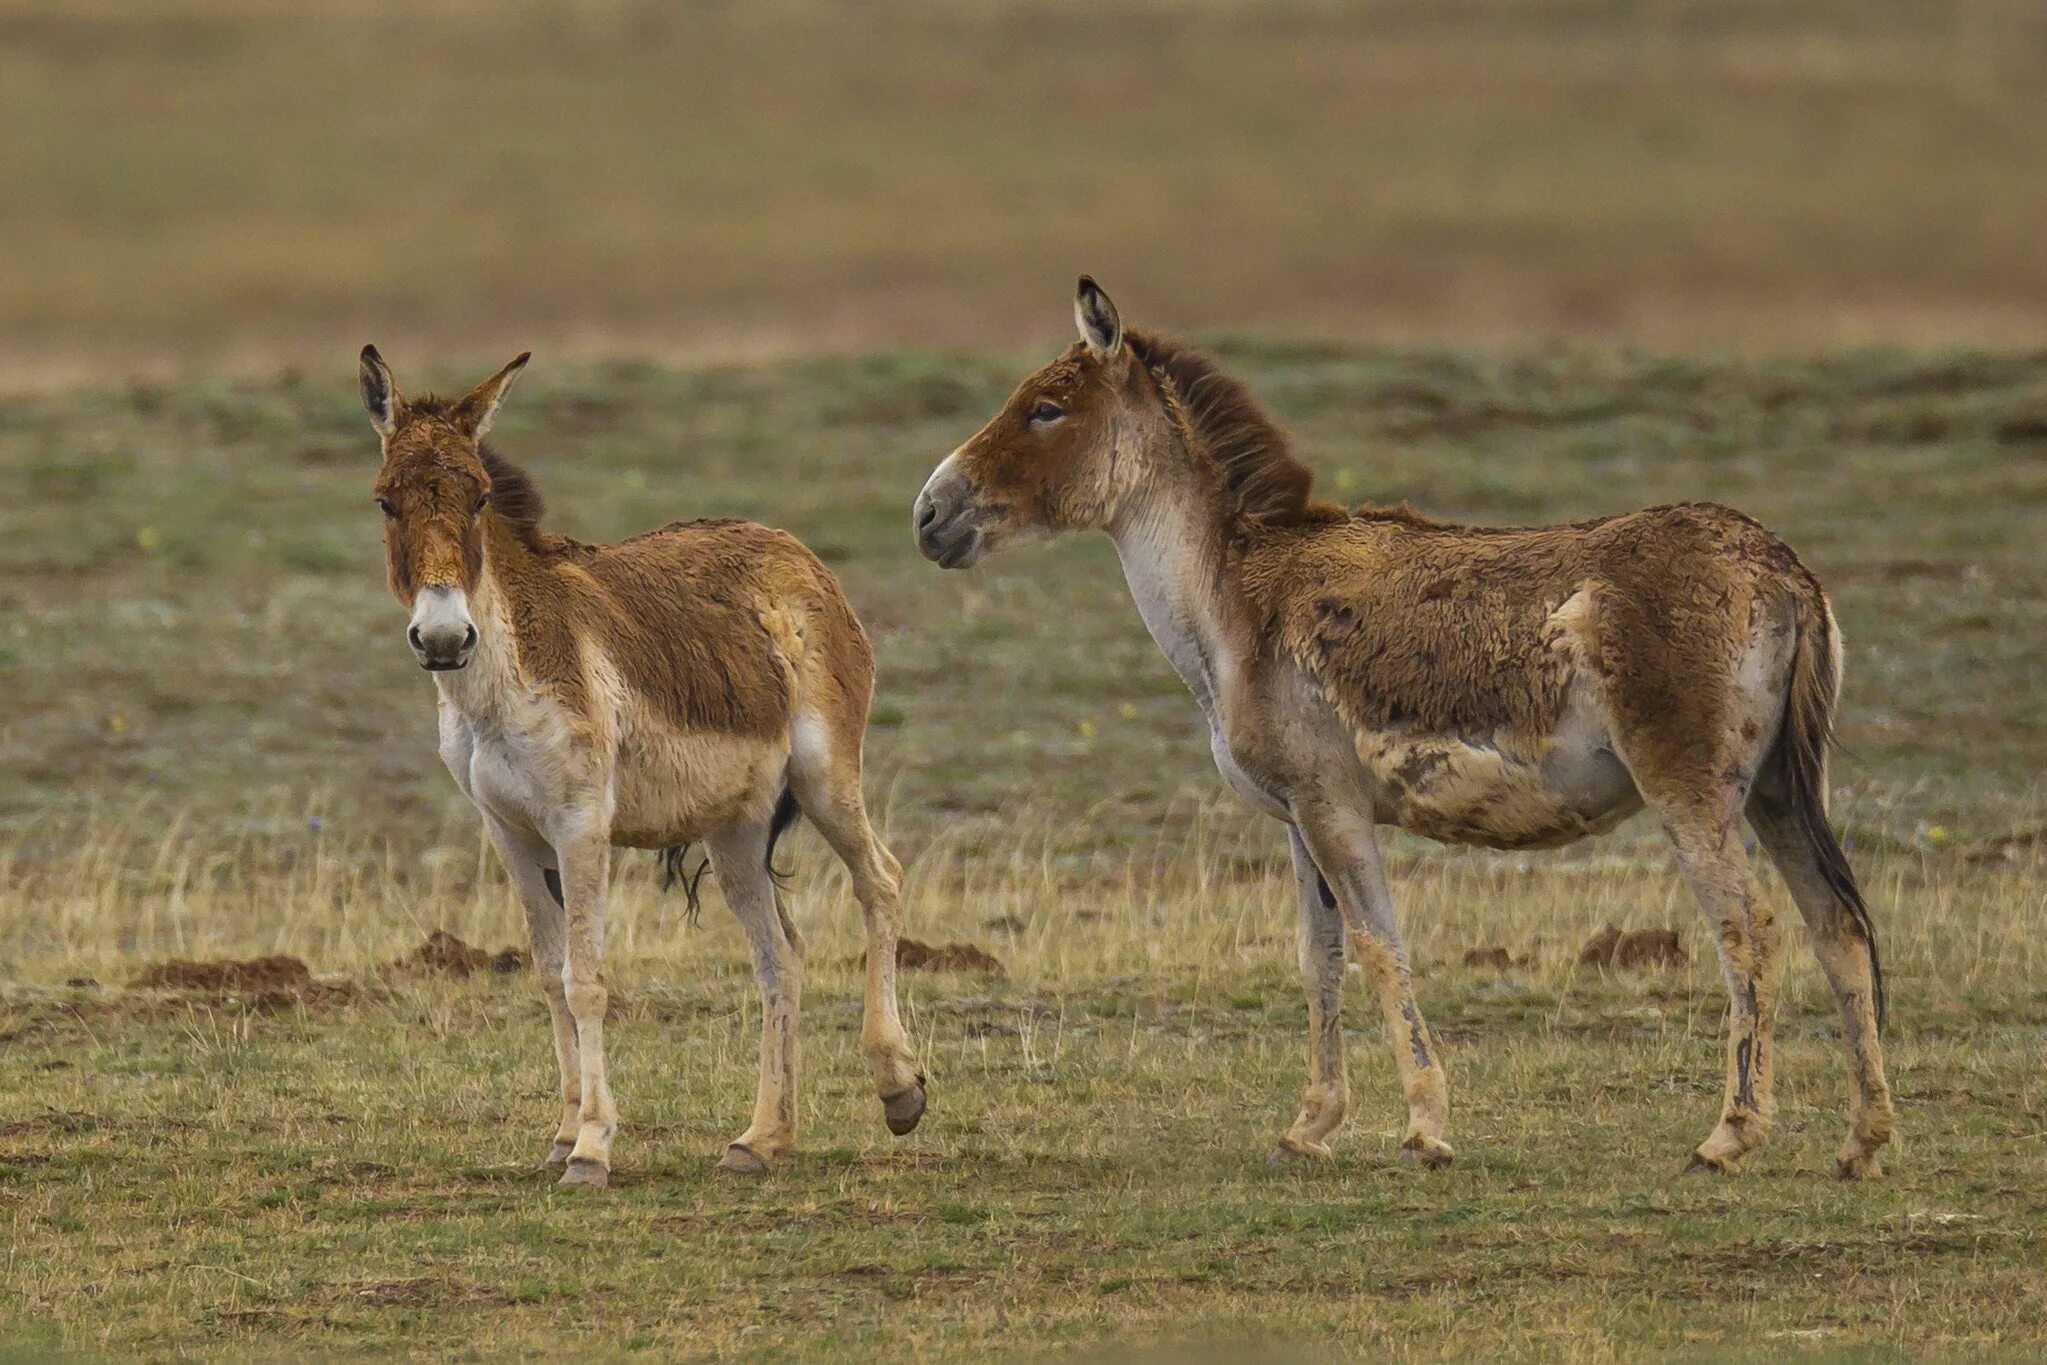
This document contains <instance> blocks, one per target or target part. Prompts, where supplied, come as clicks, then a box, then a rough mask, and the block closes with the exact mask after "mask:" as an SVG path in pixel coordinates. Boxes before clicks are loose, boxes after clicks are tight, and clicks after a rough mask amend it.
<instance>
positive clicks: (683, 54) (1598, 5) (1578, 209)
mask: <svg viewBox="0 0 2047 1365" xmlns="http://www.w3.org/2000/svg"><path fill="white" fill-rule="evenodd" d="M2043 52H2047V13H2043V11H2042V9H2041V7H2040V6H2038V5H2037V4H2033V3H2030V0H1943V2H1942V3H1935V4H1926V3H1922V2H1921V0H1743V3H1741V4H1738V5H1730V4H1721V3H1710V2H1708V0H1519V2H1517V3H1512V4H1500V3H1490V2H1488V0H1376V2H1375V3H1373V4H1370V5H1335V4H1328V3H1324V2H1323V0H1201V3H1196V4H1182V3H1175V4H1171V5H1167V4H1163V3H1159V0H1124V2H1122V3H1116V2H1114V0H1108V2H1105V0H1088V2H1087V3H1082V2H1081V0H978V2H977V3H974V4H952V3H944V2H943V0H868V3H863V4H860V5H858V6H852V7H848V6H844V5H836V4H829V3H822V2H821V0H755V2H754V3H748V4H744V5H712V4H689V5H677V4H667V3H653V2H647V0H575V2H574V3H557V2H556V0H501V2H499V3H489V4H486V3H480V2H479V0H461V2H460V3H444V4H437V5H431V6H420V5H410V4H400V3H396V0H349V2H348V3H339V2H338V0H233V3H223V2H222V0H0V119H4V121H5V124H6V126H7V127H9V128H10V129H11V130H13V135H12V136H11V137H10V140H9V153H10V158H9V165H8V171H7V191H8V192H7V193H6V194H5V195H4V196H0V242H4V243H5V248H6V249H5V250H0V385H5V386H9V387H11V386H14V385H16V384H33V383H36V382H38V381H42V380H46V379H48V378H50V377H52V376H63V377H73V376H79V375H83V376H85V377H87V378H90V377H94V376H97V375H99V374H101V373H103V372H104V370H105V367H106V366H108V365H110V364H111V365H119V366H135V367H140V368H142V369H145V370H147V371H150V372H153V373H169V374H176V375H178V376H180V377H191V376H199V375H205V374H210V373H218V372H220V371H221V370H222V369H223V368H233V369H235V370H237V371H238V372H243V373H251V372H264V371H266V370H269V369H274V368H275V367H276V366H277V365H278V364H279V363H281V362H290V363H296V364H301V365H309V366H324V365H326V364H327V363H329V357H331V356H335V355H343V354H351V353H352V352H353V349H354V348H355V347H358V346H360V345H361V344H362V342H363V341H364V340H365V339H366V338H367V337H368V336H369V335H372V334H374V335H375V336H376V338H377V339H378V340H379V341H380V342H381V343H383V344H384V345H385V346H386V347H387V349H392V348H397V349H399V350H401V351H402V349H403V348H402V347H399V346H398V343H401V342H411V343H414V344H416V345H419V346H431V347H433V348H434V349H436V350H440V351H445V352H449V353H457V354H460V355H462V356H464V357H465V358H472V359H474V360H476V361H477V362H478V363H481V362H482V361H483V360H484V359H486V358H487V357H489V356H494V355H495V353H496V352H497V351H499V350H503V351H505V352H506V353H507V354H509V353H511V352H514V351H517V350H518V349H520V348H521V347H522V346H526V345H531V344H534V343H535V342H536V341H546V342H547V343H549V347H550V349H551V350H552V351H553V352H554V353H556V354H559V353H561V352H562V351H563V350H565V349H574V350H576V351H578V352H581V353H584V354H586V355H600V356H610V355H620V354H623V355H629V356H640V355H671V356H672V355H677V354H682V355H687V356H689V357H692V358H697V357H701V356H702V355H704V354H706V353H709V354H713V355H725V356H732V355H742V356H752V355H756V354H759V353H762V352H770V353H782V352H785V351H787V350H789V349H791V348H796V349H811V348H816V347H819V346H825V347H831V348H835V349H840V350H847V351H865V350H869V349H875V348H880V347H920V348H928V347H931V346H935V345H968V346H975V347H980V346H986V345H989V344H991V343H992V344H1011V343H1014V342H1017V341H1021V340H1025V339H1030V340H1036V339H1038V338H1040V337H1042V336H1043V335H1044V331H1043V330H1042V327H1041V324H1040V323H1039V322H1038V319H1040V318H1041V317H1044V316H1045V314H1044V313H1043V311H1042V302H1043V300H1044V299H1046V298H1048V297H1051V298H1055V299H1056V298H1059V297H1062V296H1063V291H1064V290H1066V289H1067V288H1068V287H1070V285H1071V283H1072V279H1073V276H1074V275H1075V274H1076V273H1078V272H1079V271H1081V270H1089V271H1093V272H1094V273H1096V274H1098V275H1099V276H1101V277H1102V279H1103V280H1104V281H1105V282H1106V283H1107V284H1109V286H1110V287H1111V288H1112V289H1114V290H1116V291H1117V296H1118V297H1119V298H1133V299H1134V298H1139V297H1144V298H1150V299H1152V300H1155V304H1154V307H1153V309H1152V311H1151V316H1153V317H1154V318H1155V319H1156V320H1157V321H1159V322H1161V323H1167V324H1172V325H1202V326H1224V327H1229V328H1237V329H1242V328H1259V329H1266V330H1268V331H1270V332H1272V333H1273V334H1276V335H1286V336H1298V335H1310V334H1314V335H1324V336H1336V337H1342V338H1348V339H1357V338H1360V337H1370V338H1379V339H1384V338H1388V337H1404V338H1417V337H1418V338H1424V339H1430V340H1435V339H1442V338H1456V339H1461V340H1464V341H1469V342H1482V343H1485V344H1498V343H1500V342H1503V341H1516V342H1525V341H1527V340H1529V339H1542V338H1551V337H1557V336H1580V337H1592V338H1597V339H1601V340H1604V339H1608V338H1612V337H1616V336H1623V337H1628V338H1632V339H1634V340H1636V341H1638V342H1641V343H1644V344H1649V345H1653V346H1656V347H1659V348H1663V349H1693V348H1698V347H1702V346H1706V347H1726V346H1739V347H1744V348H1772V347H1777V348H1781V347H1785V346H1798V347H1811V346H1822V345H1825V346H1832V345H1839V344H1863V343H1868V342H1870V341H1874V340H1892V341H1907V340H1909V341H1913V342H1915V343H1917V344H1922V345H1957V344H1960V345H1985V344H2001V345H2037V344H2040V343H2041V342H2042V341H2047V324H2043V323H2042V318H2043V317H2047V256H2043V253H2042V252H2041V251H2040V250H2039V225H2040V224H2041V223H2042V222H2043V221H2047V140H2043V139H2042V138H2041V137H2040V136H2039V135H2038V130H2039V129H2040V128H2041V127H2042V126H2047V86H2043V83H2042V82H2041V81H2040V80H2038V79H2037V73H2038V69H2039V65H2040V61H2041V59H2042V55H2043ZM1052 322H1053V324H1054V325H1055V326H1056V324H1057V314H1056V312H1055V313H1054V315H1053V317H1052Z"/></svg>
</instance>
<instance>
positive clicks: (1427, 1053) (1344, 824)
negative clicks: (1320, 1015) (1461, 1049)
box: [1293, 800, 1453, 1166]
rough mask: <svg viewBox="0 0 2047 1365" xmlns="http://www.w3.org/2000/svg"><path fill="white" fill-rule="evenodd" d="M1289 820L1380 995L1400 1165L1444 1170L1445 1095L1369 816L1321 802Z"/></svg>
mask: <svg viewBox="0 0 2047 1365" xmlns="http://www.w3.org/2000/svg"><path fill="white" fill-rule="evenodd" d="M1293 814H1294V823H1295V827H1296V828H1297V829H1299V831H1300V834H1301V838H1302V840H1303V841H1304V842H1305V843H1306V845H1307V849H1308V853H1309V855H1310V857H1311V858H1312V859H1313V861H1314V864H1315V866H1316V867H1317V868H1319V869H1320V870H1321V872H1322V874H1323V876H1324V878H1325V879H1326V880H1327V881H1328V882H1329V885H1330V889H1331V890H1333V891H1334V892H1335V893H1336V903H1337V906H1338V908H1339V909H1340V910H1341V911H1342V913H1343V918H1344V922H1345V924H1346V925H1347V926H1348V927H1349V929H1350V941H1351V947H1352V950H1353V951H1354V952H1355V953H1356V955H1357V959H1358V962H1359V964H1360V965H1361V966H1362V967H1363V968H1364V970H1365V974H1366V975H1367V976H1369V977H1370V978H1371V980H1372V985H1373V987H1374V988H1375V989H1376V990H1377V992H1378V995H1379V1009H1380V1012H1381V1013H1382V1014H1383V1015H1384V1016H1385V1019H1386V1041H1387V1043H1388V1044H1389V1045H1390V1046H1391V1047H1392V1050H1393V1064H1394V1066H1395V1067H1396V1068H1397V1069H1398V1071H1399V1073H1400V1088H1401V1091H1402V1092H1403V1093H1404V1094H1405V1095H1406V1097H1407V1131H1406V1132H1405V1133H1404V1134H1403V1135H1402V1137H1401V1140H1400V1159H1401V1160H1402V1161H1407V1162H1418V1163H1420V1164H1422V1165H1425V1166H1447V1165H1449V1164H1450V1159H1451V1157H1452V1155H1453V1153H1452V1151H1451V1148H1450V1144H1449V1143H1447V1142H1445V1141H1444V1140H1443V1134H1444V1132H1445V1131H1446V1130H1447V1129H1448V1127H1449V1123H1450V1091H1449V1087H1448V1086H1447V1085H1446V1084H1445V1083H1444V1080H1443V1066H1442V1062H1441V1060H1440V1059H1439V1058H1438V1057H1437V1054H1436V1043H1435V1039H1434V1038H1432V1037H1430V1035H1429V1026H1428V1024H1427V1023H1425V1022H1424V1021H1423V1019H1422V1014H1421V1008H1420V1007H1419V1006H1418V1005H1416V1004H1415V999H1414V982H1413V977H1412V974H1411V972H1410V971H1409V967H1408V959H1407V945H1406V943H1405V942H1404V941H1403V940H1402V938H1401V936H1400V924H1399V921H1398V920H1397V919H1396V918H1395V917H1394V914H1393V896H1392V893H1391V892H1390V891H1389V890H1388V889H1387V886H1386V872H1385V869H1384V868H1383V867H1382V866H1381V865H1380V863H1379V839H1378V834H1377V832H1376V831H1375V830H1374V829H1373V826H1372V821H1371V820H1370V818H1369V817H1367V816H1365V815H1362V814H1360V813H1358V812H1357V811H1355V810H1352V809H1350V808H1349V807H1347V806H1340V805H1337V804H1334V803H1332V802H1329V801H1326V800H1316V801H1297V802H1296V803H1295V806H1294V811H1293Z"/></svg>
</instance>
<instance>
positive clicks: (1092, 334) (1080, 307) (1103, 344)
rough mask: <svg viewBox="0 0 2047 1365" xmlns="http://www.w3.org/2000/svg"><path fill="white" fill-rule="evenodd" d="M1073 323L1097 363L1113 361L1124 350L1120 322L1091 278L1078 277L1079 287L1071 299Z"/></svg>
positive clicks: (1113, 307) (1112, 305)
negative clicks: (1078, 329)
mask: <svg viewBox="0 0 2047 1365" xmlns="http://www.w3.org/2000/svg"><path fill="white" fill-rule="evenodd" d="M1073 321H1074V322H1075V324H1076V325H1078V326H1079V328H1080V339H1081V340H1082V341H1085V342H1086V343H1087V348H1088V349H1089V350H1090V351H1092V352H1094V354H1095V358H1096V359H1097V360H1113V359H1114V358H1115V357H1116V355H1117V353H1118V352H1120V351H1121V350H1122V349H1123V319H1122V318H1120V317H1118V316H1117V315H1116V305H1115V304H1113V303H1111V302H1109V296H1108V295H1107V294H1105V293H1103V292H1102V287H1101V286H1100V285H1098V284H1096V283H1095V282H1094V277H1093V276H1090V275H1082V276H1081V277H1080V288H1079V290H1078V291H1077V292H1076V293H1075V294H1074V296H1073Z"/></svg>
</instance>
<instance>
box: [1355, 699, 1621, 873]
mask: <svg viewBox="0 0 2047 1365" xmlns="http://www.w3.org/2000/svg"><path fill="white" fill-rule="evenodd" d="M1357 745H1358V758H1359V760H1360V761H1361V762H1362V763H1363V764H1364V766H1365V769H1366V771H1367V772H1368V773H1369V774H1370V775H1371V778H1372V781H1373V792H1374V798H1373V799H1374V818H1376V819H1377V820H1378V821H1379V822H1380V823H1381V824H1388V825H1398V826H1399V827H1400V828H1402V829H1405V830H1408V831H1410V832H1412V833H1415V834H1420V835H1423V836H1424V837H1426V838H1430V839H1438V840H1441V841H1442V842H1444V843H1453V844H1478V845H1481V846H1483V847H1486V848H1550V847H1555V846H1557V845H1560V844H1568V843H1572V842H1574V841H1576V840H1578V839H1582V838H1585V837H1586V836H1587V835H1591V834H1600V833H1603V832H1605V831H1606V830H1609V829H1612V828H1613V827H1614V826H1615V825H1617V824H1619V823H1620V822H1621V821H1623V820H1625V819H1627V818H1628V817H1629V816H1630V815H1633V814H1634V813H1635V812H1636V811H1638V810H1640V809H1641V808H1642V798H1641V796H1640V794H1639V793H1638V792H1637V791H1636V790H1635V784H1634V780H1633V778H1631V777H1630V776H1629V775H1628V770H1627V766H1626V765H1625V764H1623V763H1622V762H1621V760H1620V758H1619V757H1618V756H1617V755H1616V754H1615V752H1614V750H1613V747H1612V742H1611V739H1610V737H1609V736H1608V734H1607V732H1606V727H1605V725H1604V723H1603V722H1602V721H1601V720H1600V718H1599V716H1598V714H1597V711H1596V708H1595V707H1593V706H1592V705H1591V704H1590V701H1589V698H1583V699H1580V700H1579V702H1578V704H1575V705H1573V706H1570V707H1568V708H1567V709H1566V712H1565V714H1564V716H1563V717H1562V718H1561V720H1560V721H1559V723H1558V725H1557V727H1556V729H1555V730H1554V731H1553V732H1552V733H1551V734H1548V735H1543V736H1536V737H1531V738H1514V737H1507V736H1492V737H1487V738H1485V739H1472V738H1467V737H1463V736H1454V735H1413V734H1404V733H1376V732H1373V733H1366V734H1363V735H1360V736H1358V740H1357Z"/></svg>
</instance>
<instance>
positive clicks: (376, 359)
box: [362, 346, 405, 436]
mask: <svg viewBox="0 0 2047 1365" xmlns="http://www.w3.org/2000/svg"><path fill="white" fill-rule="evenodd" d="M362 405H363V406H364V407H366V408H368V409H369V410H370V425H371V426H373V427H375V428H376V429H377V434H378V435H379V436H389V435H390V434H391V433H392V432H393V431H395V430H396V429H397V427H398V416H399V414H400V413H402V412H404V411H405V400H404V399H403V398H400V397H399V396H398V386H397V384H395V383H393V382H392V380H391V367H390V366H389V365H386V364H385V363H384V357H382V356H380V355H378V354H377V348H376V347H374V346H365V347H363V348H362Z"/></svg>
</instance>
